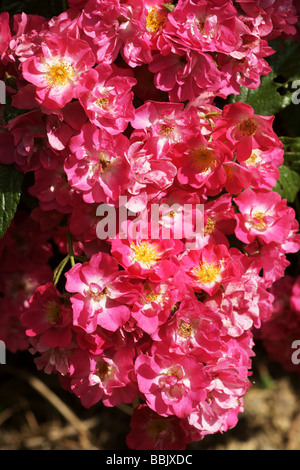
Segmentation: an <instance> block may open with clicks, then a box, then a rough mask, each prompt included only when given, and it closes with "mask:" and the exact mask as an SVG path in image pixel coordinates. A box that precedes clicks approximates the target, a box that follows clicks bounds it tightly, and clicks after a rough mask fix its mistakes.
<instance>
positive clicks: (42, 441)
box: [0, 344, 300, 450]
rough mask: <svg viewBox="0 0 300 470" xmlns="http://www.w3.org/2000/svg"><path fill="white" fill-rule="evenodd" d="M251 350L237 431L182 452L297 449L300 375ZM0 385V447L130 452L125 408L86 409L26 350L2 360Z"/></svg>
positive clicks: (299, 443) (260, 350) (262, 352)
mask: <svg viewBox="0 0 300 470" xmlns="http://www.w3.org/2000/svg"><path fill="white" fill-rule="evenodd" d="M255 353H256V357H255V358H253V376H252V377H251V382H252V384H253V385H252V387H251V389H250V390H249V391H248V392H247V394H246V396H245V411H244V413H243V414H241V415H240V419H239V422H238V424H237V425H236V427H235V428H234V429H232V430H230V431H227V432H226V433H224V434H215V435H211V436H207V437H206V438H204V439H203V440H202V441H200V442H195V443H192V444H190V445H189V446H188V447H187V450H299V449H300V373H299V375H298V374H295V373H289V372H286V371H285V370H283V369H282V367H281V366H280V365H279V364H277V363H274V362H270V361H269V360H268V357H267V354H266V352H265V350H264V349H263V347H262V346H261V345H260V344H257V345H256V347H255ZM299 367H300V366H299ZM20 371H22V372H21V375H20ZM299 372H300V371H299ZM0 381H1V386H0V450H27V449H28V450H82V449H83V450H128V448H127V447H126V443H125V438H126V434H127V433H128V431H129V421H130V415H129V412H130V407H127V406H124V407H121V408H122V409H120V408H106V407H104V406H103V405H101V404H97V405H95V406H94V407H92V408H91V409H89V410H86V409H84V408H83V407H82V406H81V404H80V402H79V400H78V399H77V398H76V397H75V396H73V395H72V394H70V393H69V392H67V391H65V390H63V389H62V388H61V386H60V384H59V381H58V378H57V377H56V376H48V375H46V374H44V373H43V372H39V371H37V370H36V368H35V365H34V363H33V358H32V356H31V355H30V354H29V353H27V352H25V353H17V354H15V355H12V356H9V355H8V357H7V364H6V365H0ZM86 429H88V433H87V432H86Z"/></svg>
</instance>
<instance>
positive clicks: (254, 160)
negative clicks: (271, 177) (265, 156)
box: [245, 152, 260, 166]
mask: <svg viewBox="0 0 300 470" xmlns="http://www.w3.org/2000/svg"><path fill="white" fill-rule="evenodd" d="M259 161H260V158H259V155H257V154H256V153H255V152H252V153H251V155H250V157H249V158H248V159H247V160H245V163H246V165H247V166H258V164H259Z"/></svg>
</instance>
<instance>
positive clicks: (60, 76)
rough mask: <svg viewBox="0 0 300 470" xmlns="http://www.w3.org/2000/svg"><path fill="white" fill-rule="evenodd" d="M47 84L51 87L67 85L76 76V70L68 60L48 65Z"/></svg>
mask: <svg viewBox="0 0 300 470" xmlns="http://www.w3.org/2000/svg"><path fill="white" fill-rule="evenodd" d="M47 69H48V72H47V77H46V79H47V82H48V85H49V86H50V87H56V86H63V85H66V84H67V83H68V82H69V81H70V80H71V79H72V78H73V76H74V69H73V67H72V66H71V64H69V62H67V61H66V60H59V61H57V62H55V63H54V64H52V65H47Z"/></svg>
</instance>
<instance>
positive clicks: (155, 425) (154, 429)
mask: <svg viewBox="0 0 300 470" xmlns="http://www.w3.org/2000/svg"><path fill="white" fill-rule="evenodd" d="M168 430H169V424H168V422H167V421H163V420H162V419H153V420H151V421H150V423H149V425H148V433H149V434H150V436H151V437H153V438H154V439H156V438H157V436H158V435H159V434H161V433H162V432H164V431H168Z"/></svg>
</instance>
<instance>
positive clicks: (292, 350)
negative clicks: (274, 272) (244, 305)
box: [255, 275, 300, 374]
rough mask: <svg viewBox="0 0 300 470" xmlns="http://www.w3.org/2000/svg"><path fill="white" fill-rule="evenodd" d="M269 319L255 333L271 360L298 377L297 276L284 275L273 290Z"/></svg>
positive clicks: (299, 303) (299, 297)
mask: <svg viewBox="0 0 300 470" xmlns="http://www.w3.org/2000/svg"><path fill="white" fill-rule="evenodd" d="M271 291H272V294H273V295H274V302H273V313H272V316H271V318H269V319H268V320H267V321H264V322H262V324H261V327H260V329H259V330H257V332H255V337H257V338H258V339H260V340H261V341H262V343H263V345H264V347H265V349H266V351H267V353H268V356H269V358H270V360H272V361H275V362H278V363H280V364H281V365H282V366H283V368H284V369H285V370H287V371H290V372H296V373H298V374H300V276H298V277H292V276H290V275H286V276H285V277H284V278H282V279H279V280H278V281H276V282H275V283H274V285H273V286H272V289H271Z"/></svg>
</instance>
